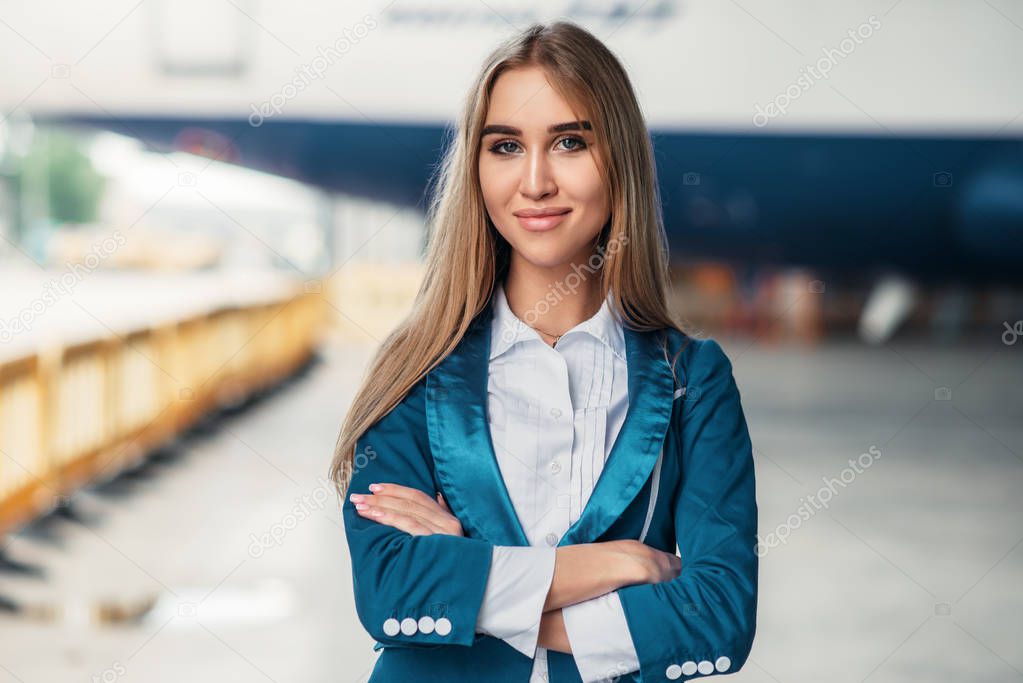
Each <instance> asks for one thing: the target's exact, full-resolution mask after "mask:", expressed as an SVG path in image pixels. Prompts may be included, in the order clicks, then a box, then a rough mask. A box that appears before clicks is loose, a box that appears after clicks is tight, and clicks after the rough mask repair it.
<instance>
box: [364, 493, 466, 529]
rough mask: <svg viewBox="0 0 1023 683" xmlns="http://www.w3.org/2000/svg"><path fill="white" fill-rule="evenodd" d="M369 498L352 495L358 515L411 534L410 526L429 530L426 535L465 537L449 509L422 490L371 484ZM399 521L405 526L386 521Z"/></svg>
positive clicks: (367, 496)
mask: <svg viewBox="0 0 1023 683" xmlns="http://www.w3.org/2000/svg"><path fill="white" fill-rule="evenodd" d="M369 488H370V491H372V493H370V494H352V495H351V496H350V498H351V500H352V502H353V503H355V508H356V511H357V512H359V513H360V514H362V515H363V516H366V517H369V518H371V519H376V520H378V521H382V522H383V523H385V524H389V525H390V526H395V527H397V528H401V529H402V530H403V531H408V532H409V533H413V532H412V531H410V530H409V528H406V527H409V526H410V525H411V524H413V523H415V524H417V525H418V527H417V528H425V529H427V530H428V531H427V533H438V534H452V535H455V536H462V535H464V534H463V531H462V525H461V523H460V522H459V521H458V519H457V518H456V517H455V516H454V515H452V514H451V513H450V512H449V511H448V510H447V509H446V506H445V507H442V506H441V504H440V503H438V502H437V501H436V500H434V499H432V498H430V496H428V495H427V494H425V493H423V492H422V491H420V490H419V489H416V488H412V487H409V486H401V485H400V484H371V485H370V487H369ZM385 517H386V518H387V519H390V520H392V521H400V523H401V525H402V526H399V525H398V524H391V523H390V522H387V521H385Z"/></svg>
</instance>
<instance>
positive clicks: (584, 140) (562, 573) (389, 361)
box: [331, 22, 758, 683]
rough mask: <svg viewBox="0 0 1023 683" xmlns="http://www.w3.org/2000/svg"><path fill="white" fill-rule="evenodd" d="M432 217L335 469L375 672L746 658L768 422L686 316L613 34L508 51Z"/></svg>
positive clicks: (493, 675) (549, 36) (558, 676)
mask: <svg viewBox="0 0 1023 683" xmlns="http://www.w3.org/2000/svg"><path fill="white" fill-rule="evenodd" d="M428 221H429V225H430V227H431V240H430V248H429V254H428V265H427V272H426V276H425V278H424V281H423V284H422V286H421V288H420V290H419V293H418V295H417V298H416V301H415V306H414V309H413V311H412V313H411V314H410V315H409V317H408V318H407V319H406V320H405V321H404V322H403V324H402V325H401V326H400V327H399V328H398V329H397V330H396V331H395V332H394V333H392V334H391V335H390V336H389V337H388V338H387V339H386V340H385V342H384V343H383V345H382V347H381V349H380V350H379V352H378V353H377V355H376V357H375V358H374V360H373V362H372V364H371V367H370V370H369V372H368V374H367V378H366V380H365V381H364V383H363V385H362V386H361V388H360V389H359V391H358V392H357V394H356V396H355V398H354V400H353V403H352V407H351V410H350V411H349V413H348V415H347V417H346V420H345V424H344V426H343V427H342V431H341V435H340V438H339V440H338V445H337V451H336V453H335V458H334V461H333V464H332V467H331V476H332V478H333V479H334V481H335V482H336V483H337V486H338V491H339V493H340V495H341V497H342V500H343V504H342V511H343V517H344V524H345V531H346V536H347V542H348V546H349V550H350V552H351V558H352V573H353V583H354V589H355V604H356V609H357V612H358V614H359V618H360V620H361V622H362V624H363V626H364V627H365V628H366V630H367V631H368V632H369V633H370V634H371V635H372V636H373V637H374V638H375V639H376V640H377V641H378V644H377V646H376V647H375V649H383V652H381V654H380V656H379V658H378V659H377V662H376V665H375V668H374V670H373V675H372V677H371V678H370V680H371V681H413V680H414V681H434V680H436V681H490V682H494V681H498V682H500V681H509V682H510V681H516V682H520V683H526V682H527V681H550V682H551V683H562V682H563V681H603V680H632V681H640V680H642V681H661V680H675V679H679V678H682V677H683V676H685V677H690V676H693V675H708V674H715V673H725V672H727V673H731V672H733V671H736V670H738V669H739V668H740V667H741V666H742V665H743V664H744V663H745V660H746V658H747V657H748V654H749V651H750V648H751V646H752V641H753V636H754V632H755V622H756V600H757V568H758V563H757V556H756V553H755V544H756V523H757V507H756V500H755V491H754V489H755V487H754V471H753V459H752V448H751V444H750V439H749V433H748V430H747V427H746V421H745V417H744V415H743V412H742V407H741V404H740V398H739V392H738V389H737V387H736V385H735V381H734V379H733V376H732V370H731V364H730V362H729V361H728V359H727V357H726V356H725V354H724V353H723V352H722V350H721V347H720V346H719V345H718V344H717V342H715V341H713V340H711V339H705V340H698V339H693V338H690V337H688V336H687V335H686V334H684V333H683V332H682V331H681V330H680V329H679V327H678V325H676V324H675V322H674V321H673V320H672V319H671V316H670V315H669V313H668V311H667V306H666V303H665V300H666V290H667V286H668V279H667V258H666V240H665V235H664V228H663V224H662V222H661V214H660V210H659V199H658V196H657V190H656V178H655V171H654V164H653V157H652V151H651V147H650V143H649V136H648V133H647V130H646V126H645V123H644V121H643V118H642V115H641V113H640V110H639V107H638V104H637V102H636V98H635V95H634V93H633V90H632V87H631V85H630V83H629V80H628V77H627V76H626V74H625V72H624V70H623V69H622V67H621V65H620V64H619V62H618V61H617V60H616V58H615V57H614V56H613V55H612V54H611V53H610V51H608V49H607V48H606V47H605V46H604V45H603V44H602V43H601V42H600V41H599V40H597V39H596V38H595V37H593V36H592V35H591V34H590V33H588V32H586V31H585V30H583V29H581V28H579V27H577V26H575V25H573V24H571V23H567V22H558V23H554V24H551V25H548V26H544V25H534V26H532V27H530V28H529V29H527V30H526V31H524V32H522V33H521V34H519V35H518V36H516V37H515V38H514V39H512V40H510V41H509V42H507V43H506V44H504V45H503V46H501V47H500V48H499V49H498V50H496V51H495V52H494V53H493V54H492V55H491V57H490V58H489V59H488V60H487V62H486V64H485V66H484V68H483V70H482V72H481V74H480V76H479V78H478V80H477V82H476V84H475V87H474V88H473V89H472V91H471V93H470V96H469V98H468V100H467V102H466V106H465V109H464V111H463V114H462V117H461V120H460V123H459V127H458V129H457V134H456V137H455V139H454V141H453V144H451V145H450V146H449V148H448V150H447V153H446V156H445V160H444V164H443V166H442V169H441V182H440V185H439V188H438V192H437V194H436V195H435V199H434V202H433V203H432V204H431V207H430V214H429V216H428ZM676 544H677V545H678V548H679V549H680V551H681V558H679V557H678V556H677V555H676V554H675V552H674V551H675V547H676Z"/></svg>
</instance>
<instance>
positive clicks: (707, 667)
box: [696, 659, 714, 676]
mask: <svg viewBox="0 0 1023 683" xmlns="http://www.w3.org/2000/svg"><path fill="white" fill-rule="evenodd" d="M696 670H697V671H699V672H700V673H701V674H703V675H704V676H706V675H707V674H709V673H714V665H713V664H711V663H710V662H709V661H708V660H706V659H704V660H703V661H701V662H700V663H699V664H698V665H697V667H696Z"/></svg>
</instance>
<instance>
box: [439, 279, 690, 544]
mask: <svg viewBox="0 0 1023 683" xmlns="http://www.w3.org/2000/svg"><path fill="white" fill-rule="evenodd" d="M492 316H493V298H491V301H490V302H489V303H488V304H487V306H486V308H485V309H484V310H483V311H482V312H481V313H480V314H479V315H478V316H477V317H476V319H475V320H474V321H473V322H472V324H471V325H470V327H469V330H468V331H467V332H466V334H465V337H464V338H463V339H462V341H461V343H459V345H458V346H457V347H456V348H455V350H454V351H452V352H451V354H449V355H448V357H447V358H445V359H444V360H443V361H442V362H441V363H440V364H439V365H438V366H437V367H435V368H434V369H433V370H432V371H431V372H430V373H428V375H427V381H426V420H427V428H428V432H429V439H430V448H431V451H432V453H433V460H434V469H435V472H436V475H437V480H438V482H439V483H440V484H441V485H442V486H443V487H444V491H445V492H446V495H447V503H448V505H449V506H450V508H451V511H452V513H454V515H455V517H457V518H458V521H459V522H461V523H462V527H463V528H464V529H465V530H466V531H467V532H469V533H470V535H472V536H474V537H478V538H482V539H485V540H487V541H490V542H491V543H494V544H495V545H512V546H528V545H529V539H528V537H527V536H526V533H525V531H524V530H523V529H522V524H521V522H520V521H519V518H518V515H516V514H515V508H514V506H513V505H512V502H511V498H510V496H509V494H508V489H507V487H506V486H505V483H504V478H503V477H502V475H501V470H500V467H499V465H498V463H497V457H496V455H495V453H494V447H493V443H492V442H491V438H490V425H489V423H488V421H487V380H488V370H489V368H488V363H489V356H490V323H491V318H492ZM624 336H625V350H626V362H627V364H628V368H629V378H628V381H629V409H628V412H627V414H626V416H625V422H624V423H623V424H622V428H621V430H620V431H619V433H618V437H617V438H616V439H615V443H614V445H613V446H612V448H611V453H610V454H609V455H608V459H607V461H606V462H605V464H604V468H603V470H602V472H601V474H600V477H599V478H598V480H597V483H596V486H595V488H594V490H593V493H592V494H591V496H590V498H589V501H588V502H587V504H586V506H585V507H584V508H583V511H582V514H581V515H580V517H579V519H578V520H576V522H575V524H573V525H572V526H571V527H570V528H569V529H568V531H567V532H566V533H565V534H564V535H563V536H562V538H561V542H560V543H559V544H558V545H571V544H576V543H591V542H593V541H595V540H596V539H597V538H599V537H600V535H601V534H603V533H604V532H605V531H606V530H607V529H608V528H609V527H610V526H611V524H613V523H614V521H615V520H617V519H618V518H619V517H620V516H621V514H622V513H623V512H624V511H625V508H626V507H628V505H629V503H630V502H632V500H633V499H634V498H635V497H636V495H637V494H638V493H639V491H640V489H641V488H642V487H643V484H644V483H645V482H646V480H647V479H649V478H650V473H651V472H652V471H653V468H654V465H655V463H656V462H657V456H658V455H659V454H660V451H661V447H662V445H663V444H664V437H665V434H666V433H667V430H668V423H669V420H670V418H671V412H672V406H673V402H672V399H673V393H674V389H675V385H674V378H673V376H672V373H671V368H670V367H669V366H668V363H667V361H666V359H665V358H664V355H663V352H662V351H661V347H660V344H659V343H658V341H657V334H656V333H654V332H639V331H635V330H631V329H629V328H628V327H625V328H624Z"/></svg>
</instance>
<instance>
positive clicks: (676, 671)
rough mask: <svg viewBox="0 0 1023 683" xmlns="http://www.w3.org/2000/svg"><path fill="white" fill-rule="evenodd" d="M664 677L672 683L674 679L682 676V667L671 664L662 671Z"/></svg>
mask: <svg viewBox="0 0 1023 683" xmlns="http://www.w3.org/2000/svg"><path fill="white" fill-rule="evenodd" d="M664 675H665V676H667V677H668V678H670V679H671V680H673V681H674V680H675V679H676V678H679V677H681V676H682V667H681V666H679V665H678V664H671V665H670V666H668V668H667V669H665V670H664Z"/></svg>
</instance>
